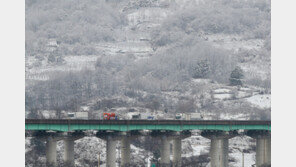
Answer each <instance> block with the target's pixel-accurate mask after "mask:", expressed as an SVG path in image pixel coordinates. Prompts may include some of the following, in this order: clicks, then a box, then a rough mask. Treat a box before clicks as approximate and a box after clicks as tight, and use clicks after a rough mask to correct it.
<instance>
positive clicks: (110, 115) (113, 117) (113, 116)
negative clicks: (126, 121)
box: [103, 113, 118, 120]
mask: <svg viewBox="0 0 296 167" xmlns="http://www.w3.org/2000/svg"><path fill="white" fill-rule="evenodd" d="M103 119H104V120H118V117H117V116H116V114H115V113H103Z"/></svg>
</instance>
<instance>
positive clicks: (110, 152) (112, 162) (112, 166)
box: [106, 137, 117, 167]
mask: <svg viewBox="0 0 296 167" xmlns="http://www.w3.org/2000/svg"><path fill="white" fill-rule="evenodd" d="M116 144H117V140H114V139H113V138H112V137H108V138H107V145H106V167H116Z"/></svg>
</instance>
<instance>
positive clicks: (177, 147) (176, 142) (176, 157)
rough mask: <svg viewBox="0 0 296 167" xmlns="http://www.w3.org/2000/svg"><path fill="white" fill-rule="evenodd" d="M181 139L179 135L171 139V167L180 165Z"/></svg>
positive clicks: (179, 166)
mask: <svg viewBox="0 0 296 167" xmlns="http://www.w3.org/2000/svg"><path fill="white" fill-rule="evenodd" d="M181 154H182V140H181V138H180V137H176V138H174V139H173V167H181V163H182V157H181Z"/></svg>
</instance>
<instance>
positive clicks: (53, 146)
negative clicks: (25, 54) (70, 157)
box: [46, 138, 57, 167]
mask: <svg viewBox="0 0 296 167" xmlns="http://www.w3.org/2000/svg"><path fill="white" fill-rule="evenodd" d="M46 166H47V167H55V166H57V140H56V139H53V138H48V139H47V140H46Z"/></svg>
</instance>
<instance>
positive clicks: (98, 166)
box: [98, 152, 100, 167]
mask: <svg viewBox="0 0 296 167" xmlns="http://www.w3.org/2000/svg"><path fill="white" fill-rule="evenodd" d="M98 167H100V152H99V155H98Z"/></svg>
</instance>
